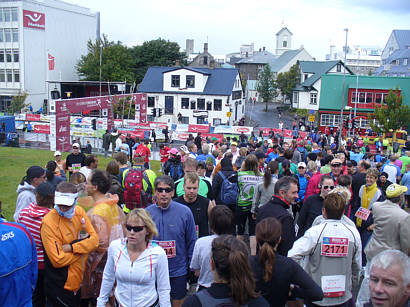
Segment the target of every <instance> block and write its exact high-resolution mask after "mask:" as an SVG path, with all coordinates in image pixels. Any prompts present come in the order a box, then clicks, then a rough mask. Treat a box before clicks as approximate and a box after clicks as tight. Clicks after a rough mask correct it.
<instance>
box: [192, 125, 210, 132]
mask: <svg viewBox="0 0 410 307" xmlns="http://www.w3.org/2000/svg"><path fill="white" fill-rule="evenodd" d="M188 132H201V133H208V132H209V126H208V125H188Z"/></svg>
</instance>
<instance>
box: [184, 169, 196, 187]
mask: <svg viewBox="0 0 410 307" xmlns="http://www.w3.org/2000/svg"><path fill="white" fill-rule="evenodd" d="M187 181H189V182H191V183H196V182H198V185H199V176H198V175H197V173H191V172H189V173H186V174H185V176H184V185H185V183H186V182H187Z"/></svg>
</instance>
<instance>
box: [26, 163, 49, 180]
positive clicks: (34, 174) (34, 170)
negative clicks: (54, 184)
mask: <svg viewBox="0 0 410 307" xmlns="http://www.w3.org/2000/svg"><path fill="white" fill-rule="evenodd" d="M44 173H45V170H44V169H43V168H42V167H41V166H37V165H34V166H30V167H29V168H28V170H27V172H26V174H27V180H28V181H31V180H33V179H34V178H40V177H42V176H44Z"/></svg>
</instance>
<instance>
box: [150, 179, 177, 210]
mask: <svg viewBox="0 0 410 307" xmlns="http://www.w3.org/2000/svg"><path fill="white" fill-rule="evenodd" d="M154 194H155V198H156V200H157V205H158V206H160V207H162V208H166V207H168V205H169V203H170V202H171V198H172V196H173V195H174V190H173V189H172V188H171V187H170V186H169V185H167V184H166V183H163V182H160V183H158V186H157V187H156V188H155V193H154Z"/></svg>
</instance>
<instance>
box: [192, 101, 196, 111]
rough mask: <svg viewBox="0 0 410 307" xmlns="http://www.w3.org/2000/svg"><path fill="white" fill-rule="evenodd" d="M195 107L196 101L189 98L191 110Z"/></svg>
mask: <svg viewBox="0 0 410 307" xmlns="http://www.w3.org/2000/svg"><path fill="white" fill-rule="evenodd" d="M195 109H196V101H195V100H193V99H192V100H191V110H195Z"/></svg>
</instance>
